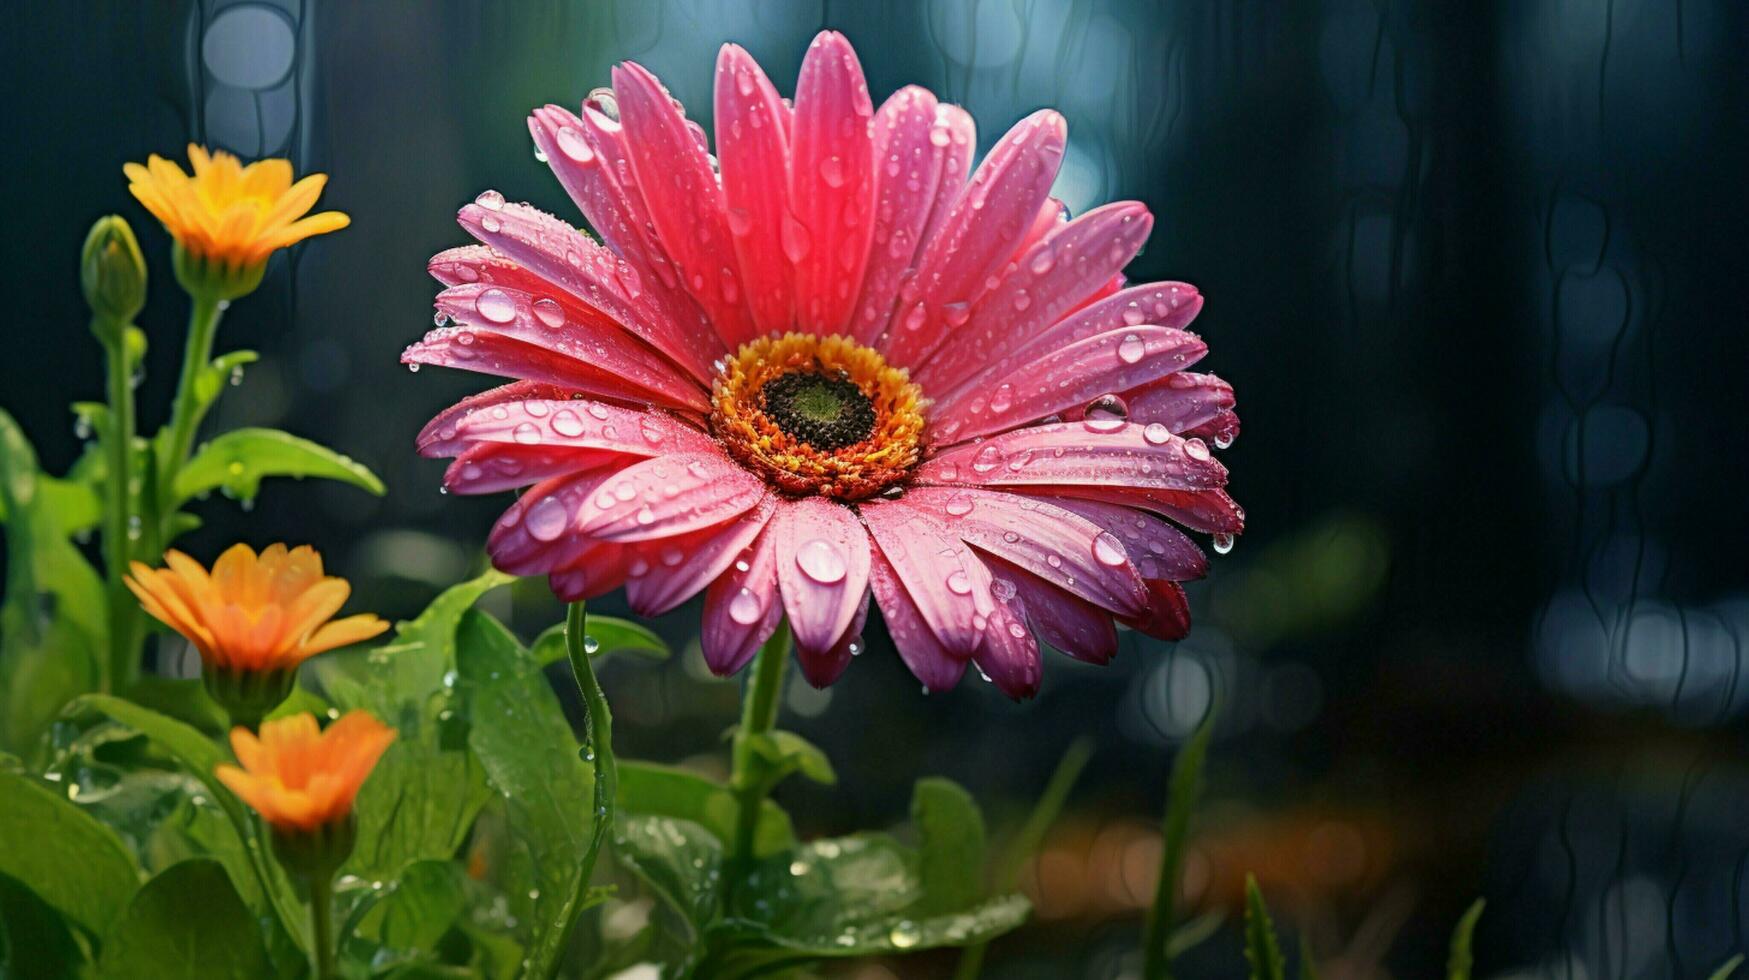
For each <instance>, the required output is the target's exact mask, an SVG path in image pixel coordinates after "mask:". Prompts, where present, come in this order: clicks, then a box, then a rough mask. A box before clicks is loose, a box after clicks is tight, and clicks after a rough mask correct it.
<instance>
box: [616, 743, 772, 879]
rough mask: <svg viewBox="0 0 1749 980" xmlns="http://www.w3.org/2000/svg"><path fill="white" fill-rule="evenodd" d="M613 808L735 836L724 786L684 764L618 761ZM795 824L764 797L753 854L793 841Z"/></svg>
mask: <svg viewBox="0 0 1749 980" xmlns="http://www.w3.org/2000/svg"><path fill="white" fill-rule="evenodd" d="M617 800H618V804H619V808H620V809H621V810H623V811H625V812H626V813H631V814H644V815H647V816H656V817H672V818H674V819H676V820H686V821H690V822H692V823H695V824H698V825H699V826H701V827H703V828H704V829H705V830H707V831H709V832H710V834H711V836H713V837H715V838H716V839H717V841H718V843H721V844H724V845H727V844H728V843H729V842H730V841H732V840H733V839H734V836H735V805H736V804H735V797H734V794H732V793H730V792H729V789H728V787H726V786H723V785H722V784H720V783H714V782H711V781H710V780H708V779H706V778H704V777H703V776H700V775H698V774H697V773H693V772H688V771H686V770H684V769H678V768H675V767H673V766H663V765H658V764H656V763H653V762H630V761H627V760H624V759H622V760H620V763H619V795H618V797H617ZM795 843H796V835H795V829H794V828H793V827H792V826H791V824H790V818H789V814H787V813H785V812H784V810H783V808H782V807H780V806H778V805H777V804H776V803H773V802H772V801H770V800H766V801H765V802H764V803H763V804H761V805H760V810H759V825H758V826H757V827H756V828H754V833H753V854H754V856H755V857H768V856H770V855H773V854H776V853H778V852H780V851H785V850H788V849H789V848H791V847H793V846H795Z"/></svg>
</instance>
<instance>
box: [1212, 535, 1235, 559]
mask: <svg viewBox="0 0 1749 980" xmlns="http://www.w3.org/2000/svg"><path fill="white" fill-rule="evenodd" d="M1214 546H1215V551H1216V552H1217V553H1219V554H1223V555H1224V554H1226V553H1227V552H1229V551H1232V550H1233V536H1232V535H1231V534H1217V535H1215V536H1214Z"/></svg>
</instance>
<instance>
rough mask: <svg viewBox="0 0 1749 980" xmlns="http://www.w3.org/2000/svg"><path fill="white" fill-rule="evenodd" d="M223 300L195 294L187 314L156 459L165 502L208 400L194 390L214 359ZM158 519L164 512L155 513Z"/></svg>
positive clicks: (223, 306)
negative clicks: (166, 437) (166, 427)
mask: <svg viewBox="0 0 1749 980" xmlns="http://www.w3.org/2000/svg"><path fill="white" fill-rule="evenodd" d="M224 308H225V303H224V301H222V300H220V299H219V298H218V296H216V295H213V294H195V296H194V307H193V309H191V310H190V311H189V313H188V339H187V341H186V346H184V347H183V350H182V376H181V377H180V378H178V379H177V381H176V400H175V401H174V402H173V403H172V404H171V408H170V441H169V443H168V444H167V445H166V446H164V456H163V458H162V459H160V460H159V461H158V499H159V500H160V501H162V502H165V503H166V504H167V503H168V502H169V501H171V500H172V499H173V498H172V496H171V488H172V487H173V486H174V485H175V483H176V474H177V472H178V471H179V470H181V469H182V464H183V463H185V462H187V461H188V453H189V451H190V450H191V449H193V448H194V436H195V432H196V431H197V430H198V429H199V428H200V420H201V417H202V416H203V415H205V414H206V406H207V405H208V404H210V403H211V399H203V398H201V397H200V396H199V395H198V393H197V392H196V391H195V386H196V385H198V384H199V383H200V379H201V376H202V375H204V374H205V373H206V371H207V368H208V365H209V364H210V362H211V361H212V359H213V338H214V337H215V336H217V334H218V332H219V317H220V315H221V314H223V313H224ZM156 516H159V517H160V518H162V517H164V516H167V515H156Z"/></svg>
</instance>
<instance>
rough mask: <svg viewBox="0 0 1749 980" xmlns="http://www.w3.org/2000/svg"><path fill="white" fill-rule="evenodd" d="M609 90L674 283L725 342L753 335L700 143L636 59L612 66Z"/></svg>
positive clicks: (718, 194) (718, 192)
mask: <svg viewBox="0 0 1749 980" xmlns="http://www.w3.org/2000/svg"><path fill="white" fill-rule="evenodd" d="M613 91H614V95H616V96H617V97H618V98H619V108H620V121H621V123H622V124H623V125H624V127H625V137H626V147H627V150H628V153H629V155H630V157H631V161H632V170H633V171H634V172H635V173H636V174H637V177H638V189H639V190H640V191H642V192H643V195H644V205H645V207H646V208H648V210H649V213H650V220H651V221H653V222H654V223H655V225H656V232H657V234H658V235H659V236H660V238H661V242H662V248H663V250H664V251H666V252H667V253H668V257H669V258H670V259H672V260H673V262H674V265H675V271H676V272H677V273H679V275H680V281H681V284H682V285H683V286H685V287H686V290H687V291H688V292H689V293H691V294H692V298H693V299H695V300H697V301H698V305H699V306H701V307H703V308H704V310H705V312H706V313H708V314H709V315H710V319H711V323H712V324H713V325H715V327H716V328H717V334H718V336H720V337H722V338H723V339H724V340H725V341H730V342H734V338H745V337H750V336H752V335H753V329H754V328H753V320H752V316H751V315H750V314H749V313H748V311H747V297H746V290H745V289H744V288H743V287H742V283H741V276H740V273H739V272H738V271H737V270H736V269H734V268H732V265H733V260H732V257H731V255H730V254H729V251H728V250H730V249H731V248H732V247H733V246H732V245H731V244H730V239H729V226H728V222H727V219H726V217H725V209H724V204H723V189H722V187H721V186H720V185H719V184H718V183H717V175H716V173H715V172H713V171H712V170H711V166H710V161H709V160H708V159H707V158H706V155H705V149H704V147H702V146H700V145H699V142H698V140H697V139H695V138H694V137H693V134H692V130H691V129H689V128H688V127H687V125H686V117H685V116H684V115H682V114H681V111H680V107H679V106H678V105H677V104H675V102H674V100H673V99H672V98H670V97H669V95H668V92H667V90H666V89H664V88H663V87H662V83H660V82H658V81H657V80H656V76H654V75H652V74H650V73H649V72H648V71H647V70H645V69H644V67H643V66H641V65H638V64H636V63H633V62H626V63H625V64H622V65H620V66H618V67H616V68H615V69H614V70H613Z"/></svg>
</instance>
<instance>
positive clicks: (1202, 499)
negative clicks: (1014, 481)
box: [1034, 485, 1245, 534]
mask: <svg viewBox="0 0 1749 980" xmlns="http://www.w3.org/2000/svg"><path fill="white" fill-rule="evenodd" d="M1034 492H1036V493H1041V494H1050V495H1052V496H1057V497H1079V498H1083V499H1087V500H1104V501H1109V502H1111V503H1117V504H1125V505H1127V506H1130V507H1136V508H1139V509H1141V510H1147V511H1152V512H1154V513H1156V514H1159V515H1161V516H1163V517H1167V518H1170V519H1172V520H1174V521H1177V522H1178V523H1179V524H1182V525H1184V526H1185V527H1187V528H1190V529H1191V530H1193V531H1202V532H1204V533H1206V534H1238V533H1240V532H1242V531H1244V530H1245V510H1244V508H1242V507H1240V506H1239V505H1238V504H1237V503H1235V502H1234V501H1233V498H1232V497H1230V496H1228V495H1227V492H1226V491H1225V490H1159V489H1154V488H1150V487H1116V486H1093V485H1079V486H1060V487H1037V488H1035V489H1034Z"/></svg>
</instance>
